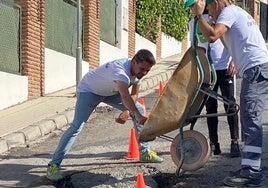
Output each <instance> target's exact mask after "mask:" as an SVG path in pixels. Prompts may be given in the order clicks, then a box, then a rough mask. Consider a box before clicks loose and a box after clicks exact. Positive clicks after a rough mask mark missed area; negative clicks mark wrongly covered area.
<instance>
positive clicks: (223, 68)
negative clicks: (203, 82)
mask: <svg viewBox="0 0 268 188" xmlns="http://www.w3.org/2000/svg"><path fill="white" fill-rule="evenodd" d="M203 16H204V18H205V19H206V20H207V21H208V22H209V23H210V24H212V25H213V24H214V23H213V22H212V21H211V18H210V16H209V15H208V13H207V11H205V12H203ZM188 25H189V27H188V28H189V33H190V41H191V42H192V44H193V41H194V39H193V38H194V37H193V35H194V33H193V32H194V19H191V20H190V22H189V24H188ZM196 38H197V45H198V46H200V47H203V48H204V49H206V52H208V48H210V51H209V52H210V54H209V55H210V57H211V60H212V62H213V64H214V68H215V70H216V74H217V81H216V84H215V86H214V88H213V91H215V92H218V90H219V89H220V91H221V95H222V96H223V97H225V98H226V99H228V100H230V101H232V102H233V103H234V104H235V103H236V99H235V94H234V90H235V85H234V83H235V81H234V80H235V74H236V70H235V68H234V62H233V61H232V57H231V56H230V54H229V53H228V51H227V49H226V48H225V47H224V45H223V44H222V42H221V40H220V39H218V40H216V41H215V42H214V43H208V41H207V40H206V38H205V37H204V36H203V35H202V33H201V31H200V28H199V26H198V24H197V26H196ZM205 106H206V111H207V114H216V113H217V111H218V101H217V100H216V99H214V98H213V97H208V100H207V102H206V104H205ZM224 109H225V111H226V113H230V114H234V115H228V116H227V122H228V125H229V131H230V138H231V145H230V157H240V156H241V152H240V147H239V143H238V139H239V126H238V115H237V113H235V112H236V107H235V106H233V107H230V106H228V105H226V104H224ZM218 123H219V120H218V117H215V116H212V117H207V126H208V133H209V140H210V146H211V151H212V152H213V154H214V155H219V154H221V149H220V143H219V139H218Z"/></svg>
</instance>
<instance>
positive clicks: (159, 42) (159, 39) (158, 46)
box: [156, 18, 162, 59]
mask: <svg viewBox="0 0 268 188" xmlns="http://www.w3.org/2000/svg"><path fill="white" fill-rule="evenodd" d="M161 26H162V24H161V18H159V21H158V25H157V27H158V28H159V30H158V33H157V38H156V59H158V58H161V52H162V29H161Z"/></svg>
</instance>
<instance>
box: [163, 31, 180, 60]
mask: <svg viewBox="0 0 268 188" xmlns="http://www.w3.org/2000/svg"><path fill="white" fill-rule="evenodd" d="M161 45H162V50H161V58H165V57H168V56H172V55H175V54H179V53H181V42H179V41H178V40H176V39H175V38H173V37H171V36H169V35H167V34H165V33H162V44H161Z"/></svg>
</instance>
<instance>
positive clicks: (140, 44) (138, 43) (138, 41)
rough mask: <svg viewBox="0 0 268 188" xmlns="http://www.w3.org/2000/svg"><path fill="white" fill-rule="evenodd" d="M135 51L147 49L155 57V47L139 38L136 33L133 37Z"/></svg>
mask: <svg viewBox="0 0 268 188" xmlns="http://www.w3.org/2000/svg"><path fill="white" fill-rule="evenodd" d="M135 40H136V44H135V51H136V52H137V51H139V50H140V49H147V50H150V51H151V52H152V54H153V55H154V56H155V57H156V45H155V44H154V43H152V42H151V41H149V40H147V39H146V38H144V37H142V36H140V35H139V34H137V33H136V35H135Z"/></svg>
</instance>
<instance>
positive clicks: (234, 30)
mask: <svg viewBox="0 0 268 188" xmlns="http://www.w3.org/2000/svg"><path fill="white" fill-rule="evenodd" d="M217 23H221V24H224V25H226V26H227V27H228V28H229V29H228V31H227V32H226V33H225V34H224V35H223V38H224V41H225V44H226V46H227V48H228V51H229V53H230V54H231V56H232V57H233V59H234V63H235V67H236V69H237V71H238V74H239V76H242V75H243V73H244V71H245V70H247V69H249V68H251V67H254V66H256V65H259V64H263V63H266V62H268V51H267V48H266V45H265V41H264V39H263V37H262V34H261V32H260V30H259V28H258V25H257V24H256V22H255V20H254V19H253V18H252V16H251V15H249V14H248V13H247V12H246V11H245V10H243V9H242V8H240V7H238V6H235V5H229V6H227V7H225V8H224V9H223V10H222V12H221V14H220V15H219V17H218V19H217Z"/></svg>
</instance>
